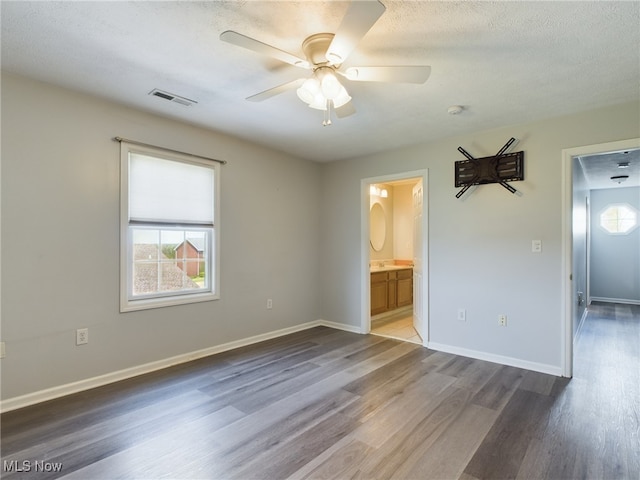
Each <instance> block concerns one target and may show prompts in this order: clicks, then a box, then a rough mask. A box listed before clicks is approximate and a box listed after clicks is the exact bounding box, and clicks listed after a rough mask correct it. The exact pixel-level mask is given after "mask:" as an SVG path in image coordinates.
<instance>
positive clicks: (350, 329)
mask: <svg viewBox="0 0 640 480" xmlns="http://www.w3.org/2000/svg"><path fill="white" fill-rule="evenodd" d="M318 325H319V326H322V327H330V328H335V329H336V330H344V331H345V332H351V333H360V334H364V333H367V332H363V331H362V329H361V328H360V327H354V326H353V325H345V324H344V323H337V322H330V321H328V320H318Z"/></svg>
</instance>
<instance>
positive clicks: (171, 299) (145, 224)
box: [120, 141, 221, 313]
mask: <svg viewBox="0 0 640 480" xmlns="http://www.w3.org/2000/svg"><path fill="white" fill-rule="evenodd" d="M130 153H134V154H141V155H146V156H149V157H153V158H158V159H159V160H169V161H174V162H179V163H185V164H190V165H196V166H200V167H206V168H210V169H211V170H213V201H214V206H213V225H211V226H203V225H197V224H193V223H189V222H185V223H176V222H171V223H169V222H162V221H139V220H137V221H131V220H130V218H129V178H130V171H129V154H130ZM220 171H221V168H220V165H219V164H218V163H217V162H213V161H208V160H205V159H202V158H200V157H195V156H190V155H188V154H181V153H178V152H174V151H167V150H165V149H162V148H159V147H157V148H156V147H153V146H147V145H138V144H133V143H128V142H126V141H121V142H120V312H122V313H124V312H130V311H136V310H146V309H152V308H162V307H169V306H176V305H186V304H191V303H199V302H208V301H213V300H219V299H220ZM135 228H138V229H140V228H143V229H158V230H183V231H189V230H195V231H198V230H204V231H206V230H209V229H210V232H211V233H210V235H209V258H208V259H206V261H207V266H206V267H205V268H206V269H207V271H208V272H209V278H208V281H209V287H208V288H207V289H206V290H205V291H193V290H187V291H176V292H158V293H156V294H145V295H140V296H137V298H134V296H133V268H134V266H133V260H134V259H133V230H134V229H135Z"/></svg>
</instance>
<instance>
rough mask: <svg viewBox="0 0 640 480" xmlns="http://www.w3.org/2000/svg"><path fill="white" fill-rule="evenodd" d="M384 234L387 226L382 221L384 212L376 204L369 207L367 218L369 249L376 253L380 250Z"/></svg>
mask: <svg viewBox="0 0 640 480" xmlns="http://www.w3.org/2000/svg"><path fill="white" fill-rule="evenodd" d="M386 234H387V226H386V224H385V221H384V210H383V209H382V205H380V204H379V203H378V202H376V203H374V204H373V205H372V206H371V214H370V216H369V238H370V241H371V248H373V249H374V250H375V251H376V252H379V251H380V250H382V247H383V246H384V240H385V236H386Z"/></svg>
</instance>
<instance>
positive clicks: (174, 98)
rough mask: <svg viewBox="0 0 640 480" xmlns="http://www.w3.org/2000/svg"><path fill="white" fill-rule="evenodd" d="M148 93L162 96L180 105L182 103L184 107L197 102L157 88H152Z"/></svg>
mask: <svg viewBox="0 0 640 480" xmlns="http://www.w3.org/2000/svg"><path fill="white" fill-rule="evenodd" d="M149 95H153V96H154V97H159V98H164V99H165V100H169V101H170V102H174V103H179V104H180V105H184V106H185V107H190V106H191V105H194V104H196V103H198V102H196V101H195V100H190V99H188V98H185V97H181V96H180V95H175V94H173V93H169V92H164V91H162V90H159V89H157V88H154V89H153V90H151V91H150V92H149Z"/></svg>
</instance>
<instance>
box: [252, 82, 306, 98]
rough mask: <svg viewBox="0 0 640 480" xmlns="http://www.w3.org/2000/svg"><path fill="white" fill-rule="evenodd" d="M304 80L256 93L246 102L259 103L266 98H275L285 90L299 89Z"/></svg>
mask: <svg viewBox="0 0 640 480" xmlns="http://www.w3.org/2000/svg"><path fill="white" fill-rule="evenodd" d="M305 80H306V78H298V79H297V80H293V81H292V82H287V83H283V84H282V85H278V86H277V87H273V88H270V89H269V90H265V91H264V92H260V93H256V94H255V95H251V96H250V97H247V100H249V101H250V102H261V101H263V100H266V99H267V98H271V97H275V96H276V95H280V94H281V93H283V92H286V91H287V90H293V89H294V88H299V87H300V86H302V84H303V83H304V81H305Z"/></svg>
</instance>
